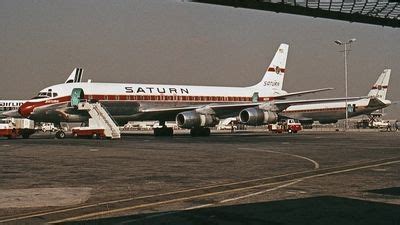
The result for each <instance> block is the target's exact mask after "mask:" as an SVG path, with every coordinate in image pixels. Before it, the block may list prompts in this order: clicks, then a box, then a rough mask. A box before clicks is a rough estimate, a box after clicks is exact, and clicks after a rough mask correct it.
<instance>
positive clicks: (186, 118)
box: [176, 111, 219, 129]
mask: <svg viewBox="0 0 400 225" xmlns="http://www.w3.org/2000/svg"><path fill="white" fill-rule="evenodd" d="M218 123H219V120H218V118H217V117H215V116H214V115H211V114H200V113H197V112H196V111H185V112H181V113H179V114H178V115H176V124H177V125H178V126H179V127H181V128H186V129H192V128H196V127H213V126H215V125H217V124H218Z"/></svg>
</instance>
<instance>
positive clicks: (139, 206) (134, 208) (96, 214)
mask: <svg viewBox="0 0 400 225" xmlns="http://www.w3.org/2000/svg"><path fill="white" fill-rule="evenodd" d="M397 163H400V160H395V161H389V162H384V163H377V164H372V165H366V166H359V167H355V168H350V169H344V170H337V171H332V172H326V173H321V174H316V175H310V176H305V177H301V178H295V179H290V180H286V181H284V182H285V183H286V182H295V181H298V180H306V179H312V178H317V177H324V176H329V175H335V174H340V173H346V172H352V171H357V170H362V169H368V168H374V167H379V166H385V165H392V164H397ZM278 183H282V181H281V182H274V183H268V184H261V185H255V186H249V187H244V188H235V189H230V190H226V191H217V192H210V193H206V194H200V195H193V196H188V197H181V198H176V199H170V200H165V201H159V202H153V203H146V204H140V205H135V206H129V207H124V208H119V209H113V210H107V211H100V212H94V213H88V214H84V215H80V216H75V217H69V218H65V219H61V220H57V221H51V222H48V223H49V224H56V223H62V222H68V221H75V220H81V219H88V218H93V217H99V216H104V215H109V214H113V213H119V212H123V211H128V210H136V209H140V208H146V207H151V206H158V205H165V204H169V203H175V202H181V201H186V200H191V199H196V198H201V197H209V196H213V195H219V194H225V193H230V192H238V191H243V190H249V189H254V188H259V187H265V186H270V185H274V184H278Z"/></svg>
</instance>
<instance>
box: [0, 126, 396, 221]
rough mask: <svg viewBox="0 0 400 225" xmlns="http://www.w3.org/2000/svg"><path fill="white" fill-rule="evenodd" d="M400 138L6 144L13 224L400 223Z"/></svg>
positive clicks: (3, 205) (135, 138)
mask: <svg viewBox="0 0 400 225" xmlns="http://www.w3.org/2000/svg"><path fill="white" fill-rule="evenodd" d="M399 174H400V132H347V133H344V132H301V133H299V134H295V135H293V134H270V133H264V132H243V133H236V134H230V133H219V134H215V135H212V136H210V137H197V138H192V137H190V136H188V135H184V134H180V135H177V136H175V137H173V138H155V137H153V136H151V135H137V134H136V135H132V136H124V137H123V138H122V139H121V140H89V139H73V138H68V139H64V140H57V139H53V138H49V137H48V136H43V135H36V136H34V137H33V138H32V139H26V140H25V139H16V140H6V139H1V140H0V181H1V182H0V223H4V224H58V223H61V224H400V176H399Z"/></svg>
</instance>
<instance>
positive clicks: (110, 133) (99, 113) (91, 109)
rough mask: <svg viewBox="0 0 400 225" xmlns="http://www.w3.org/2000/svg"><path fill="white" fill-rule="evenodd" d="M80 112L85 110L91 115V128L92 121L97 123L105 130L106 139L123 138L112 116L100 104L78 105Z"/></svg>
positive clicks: (87, 103) (83, 103) (81, 103)
mask: <svg viewBox="0 0 400 225" xmlns="http://www.w3.org/2000/svg"><path fill="white" fill-rule="evenodd" d="M78 110H85V111H87V112H88V113H89V115H90V117H91V120H89V127H90V126H91V124H90V122H91V121H92V122H95V124H97V126H98V127H101V128H103V129H104V135H105V136H106V137H108V138H111V139H119V138H121V132H120V130H119V128H118V126H117V125H116V124H115V122H114V120H113V119H112V118H111V116H110V114H108V112H107V111H106V109H105V108H104V107H103V106H102V105H101V104H100V103H99V102H96V103H89V102H80V103H79V104H78Z"/></svg>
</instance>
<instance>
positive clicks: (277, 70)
mask: <svg viewBox="0 0 400 225" xmlns="http://www.w3.org/2000/svg"><path fill="white" fill-rule="evenodd" d="M275 73H276V74H280V73H281V68H279V66H277V67H276V68H275Z"/></svg>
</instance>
